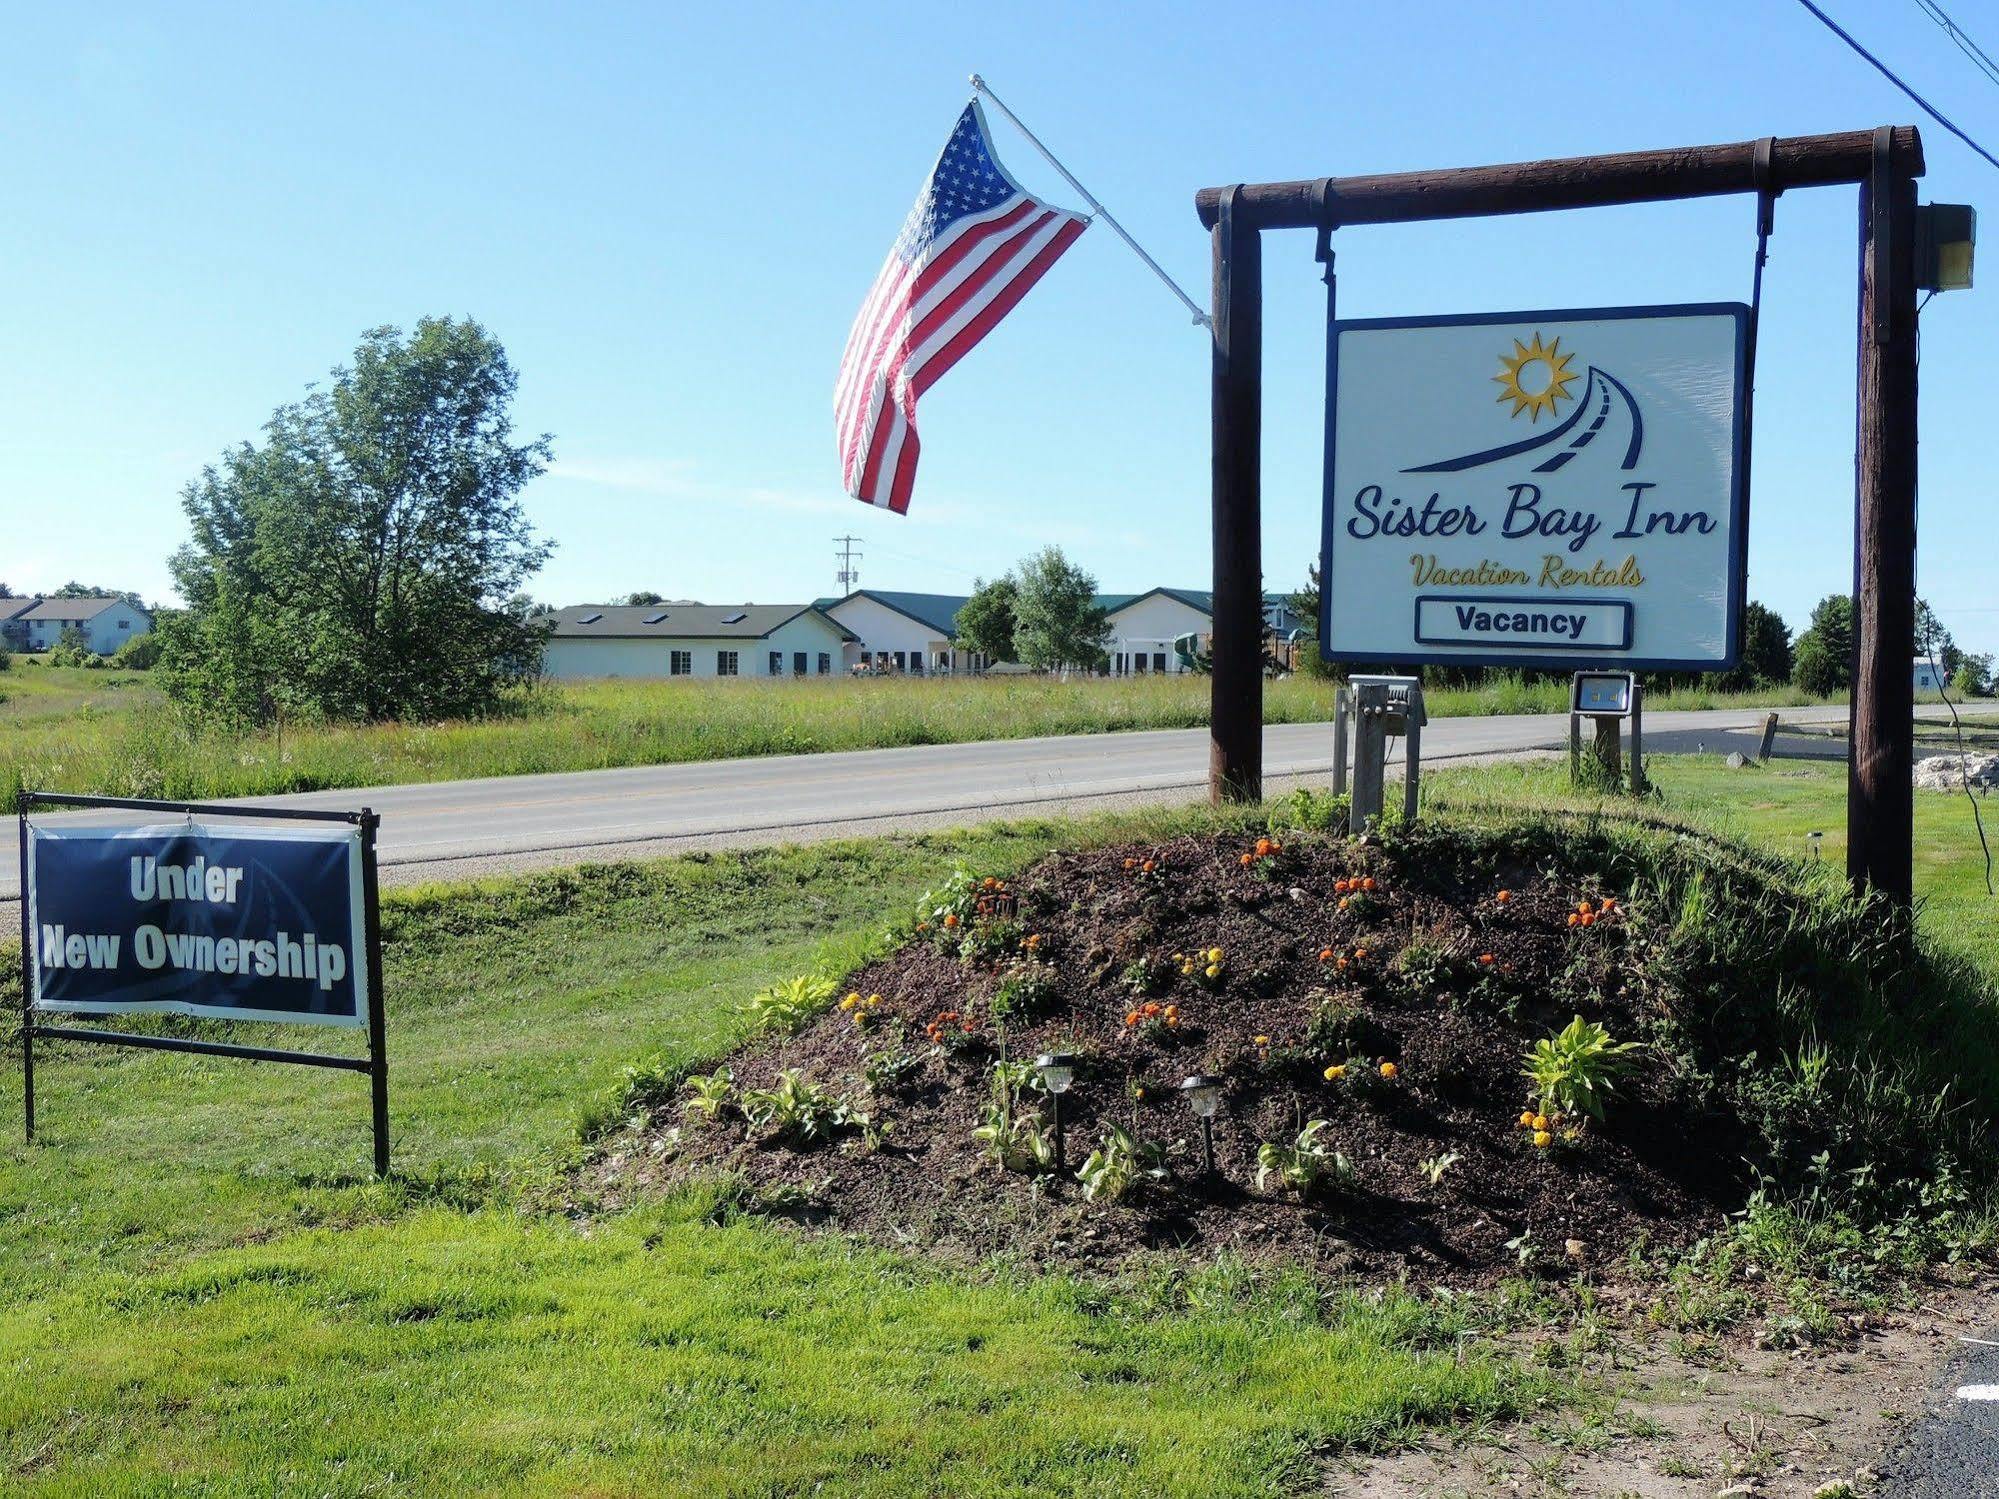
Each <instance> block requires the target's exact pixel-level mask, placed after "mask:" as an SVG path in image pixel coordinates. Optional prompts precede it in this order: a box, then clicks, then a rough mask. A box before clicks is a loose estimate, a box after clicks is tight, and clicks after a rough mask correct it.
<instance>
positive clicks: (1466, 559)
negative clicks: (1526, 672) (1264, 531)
mask: <svg viewBox="0 0 1999 1499" xmlns="http://www.w3.org/2000/svg"><path fill="white" fill-rule="evenodd" d="M1748 316H1749V309H1748V308H1747V307H1744V306H1741V305H1739V304H1725V305H1702V306H1686V307H1642V308H1605V309H1597V310H1587V311H1575V312H1531V313H1493V314H1484V313H1481V314H1474V315H1471V316H1461V317H1431V318H1377V319H1363V320H1350V321H1344V322H1335V323H1334V324H1333V326H1332V330H1331V344H1330V348H1329V351H1328V359H1327V369H1328V382H1327V384H1328V389H1327V403H1326V469H1325V472H1326V492H1325V529H1324V537H1325V540H1324V554H1323V561H1322V576H1323V578H1324V586H1323V588H1322V591H1321V599H1322V603H1321V619H1320V631H1319V638H1320V640H1321V642H1322V645H1323V648H1324V650H1325V653H1326V655H1327V656H1328V657H1329V658H1331V659H1334V660H1338V661H1349V662H1365V663H1375V662H1399V663H1414V662H1418V661H1426V662H1447V663H1451V664H1464V665H1483V666H1574V665H1578V664H1584V663H1588V664H1610V663H1615V664H1616V665H1619V666H1623V667H1631V668H1643V669H1649V670H1679V671H1688V670H1720V669H1726V668H1727V667H1730V666H1733V665H1734V664H1735V660H1736V656H1737V653H1738V650H1739V646H1740V642H1739V639H1738V630H1737V624H1738V621H1739V619H1740V617H1741V613H1742V590H1743V555H1744V554H1743V546H1742V540H1743V536H1744V532H1745V526H1744V511H1745V508H1746V503H1747V485H1746V483H1745V475H1744V472H1743V466H1742V453H1743V437H1744V411H1743V391H1744V388H1745V385H1746V369H1745V364H1746V331H1747V324H1748Z"/></svg>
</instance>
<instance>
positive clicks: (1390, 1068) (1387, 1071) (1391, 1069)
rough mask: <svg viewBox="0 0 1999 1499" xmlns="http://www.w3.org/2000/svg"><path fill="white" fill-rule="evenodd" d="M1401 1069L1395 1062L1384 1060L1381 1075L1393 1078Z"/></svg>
mask: <svg viewBox="0 0 1999 1499" xmlns="http://www.w3.org/2000/svg"><path fill="white" fill-rule="evenodd" d="M1399 1070H1400V1069H1399V1068H1397V1067H1396V1065H1395V1064H1394V1063H1393V1062H1383V1063H1382V1064H1381V1075H1382V1076H1383V1077H1387V1078H1392V1077H1394V1076H1395V1074H1396V1073H1397V1071H1399Z"/></svg>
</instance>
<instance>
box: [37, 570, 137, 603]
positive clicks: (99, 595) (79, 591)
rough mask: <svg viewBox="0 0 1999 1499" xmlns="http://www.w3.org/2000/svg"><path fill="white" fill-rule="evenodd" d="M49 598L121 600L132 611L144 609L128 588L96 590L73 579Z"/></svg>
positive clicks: (94, 587)
mask: <svg viewBox="0 0 1999 1499" xmlns="http://www.w3.org/2000/svg"><path fill="white" fill-rule="evenodd" d="M49 597H50V598H52V599H123V600H124V601H125V602H126V603H128V604H130V605H131V606H132V607H133V608H134V609H143V608H145V607H146V606H145V603H144V602H143V601H142V600H141V599H140V598H139V595H138V594H136V593H134V592H133V591H132V590H131V589H129V588H98V587H96V586H94V585H92V584H89V583H79V582H77V581H76V580H75V579H74V578H72V579H70V580H69V582H67V583H65V584H63V586H62V587H60V588H58V589H57V590H56V591H55V592H54V593H52V594H50V595H49Z"/></svg>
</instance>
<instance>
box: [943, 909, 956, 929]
mask: <svg viewBox="0 0 1999 1499" xmlns="http://www.w3.org/2000/svg"><path fill="white" fill-rule="evenodd" d="M957 924H958V913H957V912H956V911H953V912H951V913H950V914H949V915H948V916H946V917H945V918H944V925H946V926H956V925H957Z"/></svg>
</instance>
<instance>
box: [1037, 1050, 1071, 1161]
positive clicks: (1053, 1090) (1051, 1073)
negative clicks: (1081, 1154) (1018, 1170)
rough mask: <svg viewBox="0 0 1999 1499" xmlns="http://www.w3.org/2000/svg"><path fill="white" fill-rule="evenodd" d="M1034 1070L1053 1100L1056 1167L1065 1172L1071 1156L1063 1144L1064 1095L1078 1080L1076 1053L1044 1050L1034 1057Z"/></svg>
mask: <svg viewBox="0 0 1999 1499" xmlns="http://www.w3.org/2000/svg"><path fill="white" fill-rule="evenodd" d="M1034 1071H1035V1073H1036V1075H1038V1076H1039V1077H1040V1079H1041V1086H1042V1087H1044V1088H1046V1089H1047V1090H1048V1096H1049V1098H1050V1099H1051V1100H1052V1101H1053V1107H1054V1118H1053V1120H1052V1121H1051V1122H1052V1123H1053V1124H1054V1126H1055V1169H1056V1171H1057V1172H1058V1173H1059V1172H1064V1171H1067V1170H1068V1169H1069V1157H1068V1152H1067V1151H1065V1150H1064V1149H1063V1144H1062V1095H1063V1094H1064V1093H1067V1092H1068V1091H1069V1088H1070V1086H1071V1085H1072V1084H1073V1083H1074V1082H1075V1081H1076V1055H1075V1053H1074V1052H1068V1051H1044V1052H1043V1053H1042V1054H1041V1055H1040V1056H1038V1057H1036V1058H1035V1059H1034Z"/></svg>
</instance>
